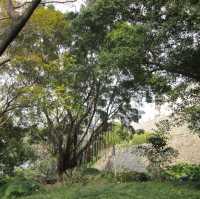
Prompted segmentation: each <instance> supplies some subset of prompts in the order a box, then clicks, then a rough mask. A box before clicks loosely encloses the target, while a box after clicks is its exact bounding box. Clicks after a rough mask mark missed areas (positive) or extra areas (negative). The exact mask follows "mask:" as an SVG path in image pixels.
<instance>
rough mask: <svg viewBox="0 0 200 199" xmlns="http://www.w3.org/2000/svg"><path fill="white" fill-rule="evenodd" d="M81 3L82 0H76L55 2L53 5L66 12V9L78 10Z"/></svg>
mask: <svg viewBox="0 0 200 199" xmlns="http://www.w3.org/2000/svg"><path fill="white" fill-rule="evenodd" d="M82 4H83V0H77V1H76V2H75V3H65V4H63V3H55V4H54V6H55V7H56V9H58V10H60V11H61V12H66V11H74V12H78V11H79V10H80V7H81V5H82Z"/></svg>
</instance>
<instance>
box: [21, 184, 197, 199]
mask: <svg viewBox="0 0 200 199" xmlns="http://www.w3.org/2000/svg"><path fill="white" fill-rule="evenodd" d="M21 199H22V198H21ZM23 199H200V190H196V189H192V188H189V187H185V186H173V185H172V184H168V183H159V182H133V183H122V184H114V183H108V182H107V183H106V182H104V183H102V182H101V183H92V184H88V185H85V186H83V185H82V186H81V185H73V186H66V185H65V186H60V187H54V188H52V187H51V188H49V189H48V190H46V191H45V192H41V193H38V194H36V195H33V196H29V197H23Z"/></svg>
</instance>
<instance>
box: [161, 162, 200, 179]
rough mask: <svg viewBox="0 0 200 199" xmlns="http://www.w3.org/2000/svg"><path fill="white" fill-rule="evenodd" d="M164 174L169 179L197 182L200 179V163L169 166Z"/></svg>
mask: <svg viewBox="0 0 200 199" xmlns="http://www.w3.org/2000/svg"><path fill="white" fill-rule="evenodd" d="M162 175H163V178H165V179H167V180H175V181H181V182H184V181H187V182H188V181H192V182H197V181H199V180H200V165H192V164H177V165H174V166H170V167H167V169H166V170H165V171H164V172H163V174H162Z"/></svg>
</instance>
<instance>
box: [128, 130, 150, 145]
mask: <svg viewBox="0 0 200 199" xmlns="http://www.w3.org/2000/svg"><path fill="white" fill-rule="evenodd" d="M151 135H152V133H149V132H145V133H143V134H135V135H134V136H133V138H132V139H131V141H130V143H131V144H132V145H139V144H145V143H147V141H148V138H149V137H150V136H151Z"/></svg>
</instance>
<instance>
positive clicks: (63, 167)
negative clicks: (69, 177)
mask: <svg viewBox="0 0 200 199" xmlns="http://www.w3.org/2000/svg"><path fill="white" fill-rule="evenodd" d="M77 165H78V161H77V159H76V157H74V156H73V157H71V156H70V155H67V154H66V153H60V154H59V155H58V160H57V172H58V180H59V182H63V180H64V179H63V175H64V173H65V172H66V171H67V170H68V169H73V168H75V167H76V166H77Z"/></svg>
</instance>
